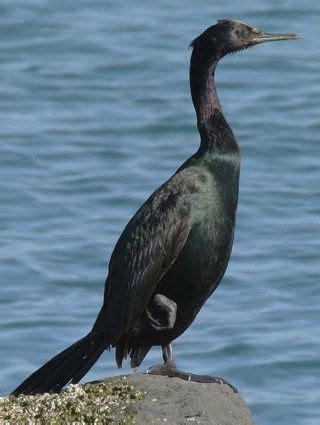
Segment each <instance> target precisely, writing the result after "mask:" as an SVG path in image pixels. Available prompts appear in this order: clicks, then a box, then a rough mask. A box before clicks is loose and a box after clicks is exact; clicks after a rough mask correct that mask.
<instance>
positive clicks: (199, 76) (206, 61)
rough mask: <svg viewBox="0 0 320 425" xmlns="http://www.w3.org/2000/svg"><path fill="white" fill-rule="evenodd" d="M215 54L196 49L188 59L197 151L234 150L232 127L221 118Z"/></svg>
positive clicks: (217, 59) (236, 147)
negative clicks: (196, 129)
mask: <svg viewBox="0 0 320 425" xmlns="http://www.w3.org/2000/svg"><path fill="white" fill-rule="evenodd" d="M218 61H219V57H214V56H213V57H212V55H211V56H210V55H207V54H206V53H205V52H203V51H199V50H197V49H196V48H194V49H193V52H192V55H191V61H190V89H191V96H192V101H193V105H194V108H195V111H196V114H197V124H198V130H199V133H200V137H201V145H200V149H199V153H205V152H217V153H223V152H230V151H234V150H238V145H237V142H236V141H235V138H234V136H233V133H232V130H231V128H230V127H229V125H228V123H227V121H226V120H225V118H224V115H223V112H222V109H221V105H220V102H219V98H218V94H217V90H216V87H215V84H214V75H215V70H216V66H217V64H218Z"/></svg>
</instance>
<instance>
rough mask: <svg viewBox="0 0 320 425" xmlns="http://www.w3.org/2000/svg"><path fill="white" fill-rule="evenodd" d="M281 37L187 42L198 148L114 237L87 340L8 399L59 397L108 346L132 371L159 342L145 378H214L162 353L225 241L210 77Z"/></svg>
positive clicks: (248, 34) (230, 144) (236, 160)
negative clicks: (160, 360)
mask: <svg viewBox="0 0 320 425" xmlns="http://www.w3.org/2000/svg"><path fill="white" fill-rule="evenodd" d="M286 38H296V36H294V35H292V34H289V35H282V36H279V35H269V34H265V33H262V32H261V31H259V30H257V29H256V28H253V27H249V26H248V25H246V24H244V23H242V22H239V21H230V20H228V21H227V20H224V21H219V22H218V24H217V25H214V26H212V27H210V28H208V29H207V30H206V31H204V33H202V34H201V35H200V36H199V37H198V38H196V39H195V40H194V41H193V43H192V46H193V53H192V56H191V63H190V88H191V95H192V100H193V104H194V107H195V110H196V114H197V125H198V130H199V133H200V138H201V143H200V147H199V149H198V151H197V152H196V153H195V154H194V155H192V156H191V157H190V158H189V159H188V160H187V161H186V162H185V163H184V164H183V165H182V166H181V167H180V168H179V169H178V170H177V172H176V173H175V174H174V175H173V176H172V177H171V178H170V179H169V180H168V181H167V182H165V183H164V184H163V185H162V186H161V187H159V188H158V189H157V190H156V191H155V192H154V193H153V194H152V195H151V196H150V198H149V199H148V200H147V201H146V202H145V203H144V204H143V205H142V206H141V207H140V209H139V210H138V211H137V213H136V214H135V215H134V216H133V218H132V219H131V220H130V221H129V223H128V224H127V226H126V227H125V229H124V230H123V232H122V234H121V236H120V238H119V240H118V242H117V244H116V246H115V249H114V251H113V253H112V255H111V259H110V263H109V273H108V277H107V280H106V290H105V297H104V303H103V306H102V308H101V310H100V313H99V315H98V317H97V320H96V322H95V324H94V326H93V328H92V330H91V331H90V333H89V334H88V335H87V336H86V337H84V338H82V339H81V340H80V341H78V342H76V343H75V344H73V345H72V346H70V347H69V348H67V349H66V350H64V351H63V352H61V353H60V354H58V355H57V356H56V357H54V358H53V359H51V360H50V361H49V362H47V363H46V364H45V365H44V366H42V367H41V368H40V369H38V370H37V371H36V372H34V373H33V374H32V375H31V376H30V377H29V378H27V379H26V380H25V381H24V382H23V383H22V384H21V385H20V386H19V387H18V388H17V389H16V390H15V391H14V392H13V394H14V395H18V394H20V393H25V394H34V393H41V392H46V391H59V390H60V389H61V388H63V386H64V385H66V384H67V383H68V382H72V383H76V382H78V381H79V380H80V379H81V378H82V377H83V376H84V375H85V373H86V372H87V371H88V370H89V369H90V368H91V366H92V365H93V364H94V363H95V361H96V360H97V359H98V358H99V357H100V355H101V354H102V352H103V351H104V350H105V349H108V348H111V347H115V348H116V361H117V364H118V366H119V367H120V366H121V365H122V362H123V360H124V359H125V358H126V356H127V355H129V356H130V357H131V365H132V367H133V368H135V367H137V366H139V365H140V363H141V362H142V360H143V359H144V357H145V356H146V354H147V353H148V351H149V349H150V348H151V347H152V346H155V345H159V346H161V347H162V350H163V357H164V361H165V362H164V364H163V365H160V366H155V367H153V368H151V371H150V372H151V373H161V374H166V375H169V376H179V377H181V378H184V379H192V380H196V381H199V382H213V381H214V380H215V379H216V378H210V377H205V376H199V375H193V374H185V373H184V372H181V371H179V370H178V369H177V368H176V365H175V362H174V360H173V356H172V351H171V342H172V341H173V340H174V339H176V338H177V337H178V336H180V335H181V334H182V333H183V332H184V331H185V330H186V329H187V328H188V327H189V326H190V324H191V323H192V321H193V320H194V318H195V317H196V315H197V313H198V312H199V310H200V309H201V307H202V306H203V304H204V303H205V301H206V300H207V298H208V297H209V296H210V295H211V294H212V293H213V291H214V290H215V289H216V288H217V286H218V285H219V283H220V281H221V279H222V277H223V275H224V272H225V270H226V268H227V265H228V261H229V257H230V253H231V248H232V242H233V236H234V228H235V217H236V209H237V202H238V186H239V172H240V152H239V147H238V144H237V142H236V140H235V138H234V135H233V133H232V130H231V129H230V127H229V125H228V124H227V122H226V120H225V118H224V116H223V113H222V110H221V107H220V103H219V100H218V97H217V93H216V89H215V85H214V72H215V68H216V65H217V63H218V61H219V60H220V59H221V58H222V57H223V56H224V55H226V54H227V53H230V52H233V51H237V50H242V49H243V48H245V47H248V46H250V45H253V44H257V43H260V42H264V41H268V40H279V39H286ZM209 378H210V379H209ZM219 379H220V378H219Z"/></svg>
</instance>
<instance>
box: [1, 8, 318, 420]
mask: <svg viewBox="0 0 320 425" xmlns="http://www.w3.org/2000/svg"><path fill="white" fill-rule="evenodd" d="M234 3H235V2H225V1H222V0H217V1H207V0H201V1H197V2H194V1H189V0H184V1H182V0H181V1H179V0H177V1H169V0H162V1H161V2H150V1H147V0H139V1H138V0H128V1H123V2H119V1H116V0H104V1H87V0H86V1H84V0H77V1H75V0H70V1H62V0H55V1H48V0H47V1H40V0H23V1H22V0H16V1H11V0H10V1H9V0H3V1H2V2H1V5H0V16H1V18H0V22H1V25H0V76H1V78H0V102H1V108H0V115H1V116H0V123H1V125H0V132H1V138H0V140H1V142H0V147H1V149H0V199H1V209H0V218H1V219H0V227H1V245H0V258H1V261H0V276H1V288H0V324H1V329H0V340H1V346H0V393H1V394H7V393H8V392H9V391H10V390H12V389H13V388H14V387H15V386H16V385H17V384H18V383H20V382H21V381H22V379H24V378H25V377H26V376H27V375H28V374H30V373H31V372H32V371H34V370H35V369H36V368H37V367H39V366H40V365H41V364H42V363H44V362H45V361H47V360H48V359H49V358H50V357H52V356H53V355H54V354H56V353H57V352H58V351H60V350H61V349H63V348H64V347H66V346H68V345H69V344H70V343H72V342H74V341H75V340H76V339H78V338H80V337H82V336H83V335H85V333H86V332H87V331H88V330H89V329H90V327H91V325H92V323H93V321H94V319H95V317H96V314H97V312H98V310H99V308H100V305H101V303H102V297H103V289H104V279H105V276H106V271H107V263H108V259H109V257H110V254H111V252H112V249H113V246H114V244H115V242H116V240H117V238H118V237H119V234H120V232H121V230H122V229H123V227H124V225H125V224H126V222H127V221H128V219H129V218H130V217H131V216H132V214H133V213H134V212H135V211H136V209H137V208H138V207H139V205H140V204H141V203H142V202H143V201H144V200H145V199H146V197H147V196H148V195H149V194H150V193H151V192H152V191H153V190H154V189H155V188H156V187H157V186H158V185H160V184H161V183H162V182H163V181H164V180H165V179H167V178H168V177H169V176H170V175H171V174H172V173H173V172H174V171H175V170H176V168H177V167H178V166H179V165H180V164H181V163H182V162H183V161H184V160H185V159H186V158H187V157H188V156H190V155H191V154H192V153H193V152H194V151H195V150H196V149H197V147H198V143H199V136H198V133H197V130H196V122H195V114H194V110H193V107H192V103H191V100H190V94H189V87H188V67H189V55H190V50H189V49H188V48H187V45H188V43H189V42H190V41H191V39H192V38H194V37H195V36H196V35H197V34H199V33H200V32H201V31H202V30H203V29H204V28H206V27H207V26H209V25H211V24H213V23H215V22H216V20H217V19H219V18H225V17H234V18H237V19H242V20H246V21H248V22H249V23H251V24H252V25H255V26H260V27H261V28H263V29H265V30H266V31H269V32H272V31H275V32H298V33H301V34H302V35H303V38H302V39H301V40H299V41H295V42H292V41H288V42H282V43H270V44H269V45H267V44H265V45H262V46H257V47H256V48H254V49H253V50H251V51H246V52H242V53H239V54H237V55H232V56H229V57H227V58H225V59H224V60H223V62H221V64H220V65H219V68H218V70H217V85H218V89H219V94H220V98H221V102H222V104H223V106H224V111H225V114H226V117H227V119H228V121H229V123H230V125H231V127H232V128H233V130H234V132H235V135H236V137H237V139H238V141H239V143H240V145H241V149H242V170H241V186H240V199H239V210H238V221H237V230H236V236H235V243H234V249H233V253H232V257H231V260H230V265H229V267H228V270H227V273H226V276H225V278H224V280H223V283H222V284H221V286H220V287H219V288H218V290H217V291H216V293H215V294H214V296H213V297H211V299H210V300H209V301H208V302H207V304H206V305H205V306H204V308H203V309H202V310H201V312H200V314H199V315H198V317H197V319H196V321H195V322H194V324H193V325H192V326H191V327H190V329H189V330H188V331H187V332H186V333H185V334H184V335H183V336H181V337H180V338H179V339H178V340H177V341H176V343H175V352H176V357H177V360H178V363H179V366H180V368H182V369H185V370H190V371H194V372H197V373H206V374H217V375H218V376H223V377H224V378H226V379H228V380H230V381H231V382H232V383H233V384H234V385H236V386H237V387H238V388H239V390H240V392H241V394H242V395H243V396H244V398H245V400H246V401H247V403H248V405H249V407H250V409H251V411H252V412H253V415H254V418H255V420H256V421H257V423H259V424H281V425H286V424H290V425H292V424H304V425H307V424H308V425H309V424H310V425H311V424H320V389H319V378H320V376H319V367H320V354H319V353H320V342H319V299H320V289H319V288H320V287H319V280H320V279H319V277H320V273H319V251H320V233H319V231H320V222H319V213H320V182H319V180H320V172H319V160H320V143H319V130H320V117H319V106H318V105H319V96H320V61H319V57H320V56H319V39H320V25H319V13H320V3H319V2H318V1H315V0H305V1H303V2H301V1H298V0H285V1H282V2H279V1H275V0H268V1H267V0H257V1H255V2H253V1H249V0H244V1H242V2H237V6H233V4H234ZM160 359H161V356H160V350H159V349H158V348H156V349H154V350H153V351H152V352H151V354H150V355H149V356H148V358H147V360H146V361H145V362H144V364H143V369H146V368H147V367H149V366H150V365H152V364H155V363H157V362H159V361H160ZM128 370H129V367H128V365H126V366H125V368H124V370H123V372H127V371H128ZM118 373H119V371H118V370H117V369H116V367H115V363H114V357H113V353H105V354H104V355H103V356H102V358H101V359H100V360H99V362H98V363H97V364H96V365H95V366H94V368H93V369H92V370H91V371H90V373H88V375H87V376H86V378H85V380H89V379H94V378H102V377H105V376H107V375H115V374H118Z"/></svg>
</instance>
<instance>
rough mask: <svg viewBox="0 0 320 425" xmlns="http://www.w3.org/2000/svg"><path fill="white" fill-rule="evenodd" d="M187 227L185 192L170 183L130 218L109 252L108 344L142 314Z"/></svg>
mask: <svg viewBox="0 0 320 425" xmlns="http://www.w3.org/2000/svg"><path fill="white" fill-rule="evenodd" d="M189 230H190V217H189V196H188V193H187V192H184V193H183V192H182V191H181V188H180V189H179V187H178V185H177V184H174V182H170V181H169V182H167V183H166V184H165V185H163V186H161V187H160V188H159V189H158V190H157V191H155V192H154V193H153V195H151V197H150V198H149V199H148V200H147V201H146V202H145V203H144V204H143V205H142V207H141V208H140V209H139V210H138V211H137V213H136V214H135V215H134V216H133V218H132V219H131V220H130V221H129V223H128V224H127V226H126V227H125V229H124V231H123V233H122V234H121V236H120V238H119V240H118V242H117V244H116V246H115V249H114V251H113V253H112V256H111V259H110V263H109V275H108V278H107V282H106V293H105V305H106V312H107V317H106V319H107V341H108V344H109V345H110V346H115V345H116V343H117V341H118V340H119V338H120V337H121V336H122V335H123V334H125V333H126V332H128V331H129V330H130V329H131V328H132V327H133V326H134V324H135V322H136V321H137V320H138V319H139V317H140V316H141V315H142V313H143V312H144V310H145V308H146V305H147V303H148V301H149V299H150V296H151V294H152V292H153V291H154V288H155V287H156V285H157V283H158V282H159V280H160V279H161V277H162V276H163V275H164V274H165V273H166V272H167V271H168V270H169V268H170V267H171V265H172V264H173V262H174V261H175V259H176V258H177V256H178V255H179V253H180V251H181V250H182V248H183V246H184V244H185V242H186V240H187V237H188V234H189Z"/></svg>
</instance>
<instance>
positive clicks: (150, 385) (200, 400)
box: [0, 374, 254, 425]
mask: <svg viewBox="0 0 320 425" xmlns="http://www.w3.org/2000/svg"><path fill="white" fill-rule="evenodd" d="M159 422H165V423H168V424H186V423H189V422H194V423H201V424H211V425H249V424H254V422H253V420H252V418H251V415H250V412H249V410H248V408H247V406H246V404H245V402H244V401H243V399H242V398H241V396H240V395H239V394H238V393H234V391H233V390H232V389H231V388H230V387H229V386H228V385H225V384H216V383H212V384H200V383H196V382H188V381H183V380H181V379H178V378H168V377H165V376H155V375H144V374H133V375H126V376H120V377H114V378H107V379H105V380H104V381H96V382H90V383H88V384H85V385H82V386H80V385H69V387H68V388H67V389H66V390H64V391H62V392H61V393H60V394H43V395H36V396H19V397H12V396H10V397H1V398H0V424H26V423H27V424H46V425H47V424H49V425H53V424H55V425H58V424H65V423H67V424H71V423H72V424H88V423H89V424H105V423H116V424H120V423H124V424H134V423H136V424H138V425H142V424H150V423H159Z"/></svg>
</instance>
